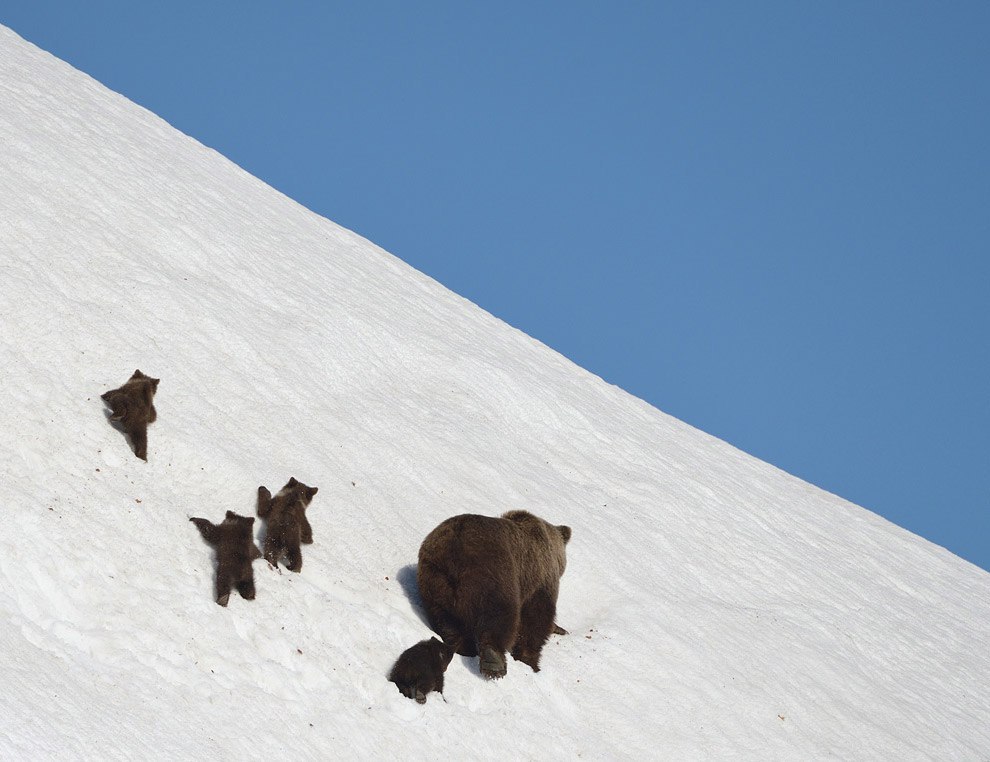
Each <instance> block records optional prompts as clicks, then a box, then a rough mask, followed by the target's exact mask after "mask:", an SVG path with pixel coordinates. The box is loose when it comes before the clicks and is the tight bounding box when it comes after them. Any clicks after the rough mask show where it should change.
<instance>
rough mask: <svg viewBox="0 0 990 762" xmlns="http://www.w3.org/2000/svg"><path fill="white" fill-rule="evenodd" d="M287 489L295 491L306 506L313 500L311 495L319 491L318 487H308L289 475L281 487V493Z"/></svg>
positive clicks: (287, 490)
mask: <svg viewBox="0 0 990 762" xmlns="http://www.w3.org/2000/svg"><path fill="white" fill-rule="evenodd" d="M289 491H292V492H295V493H296V494H297V495H298V496H299V499H300V500H302V504H303V506H308V505H309V504H310V503H311V502H312V501H313V496H314V495H315V494H316V493H317V492H319V491H320V488H319V487H309V486H307V485H305V484H303V483H302V482H301V481H299V480H298V479H296V477H294V476H290V477H289V481H288V482H286V484H285V486H284V487H282V494H285V493H288V492H289Z"/></svg>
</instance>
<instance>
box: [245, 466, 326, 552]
mask: <svg viewBox="0 0 990 762" xmlns="http://www.w3.org/2000/svg"><path fill="white" fill-rule="evenodd" d="M317 492H319V487H307V486H306V485H305V484H303V483H302V482H300V481H296V477H294V476H293V477H292V478H291V479H289V481H288V483H287V484H286V485H285V486H284V487H282V489H281V490H280V491H279V493H278V494H277V495H275V496H274V497H272V493H271V492H269V491H268V488H267V487H264V486H261V487H258V515H259V516H260V517H261V518H263V519H267V520H268V526H267V528H266V530H265V560H266V561H268V563H270V564H271V565H272V566H273V567H275V568H278V562H279V559H280V558H282V555H283V554H285V556H286V557H287V559H288V562H289V563H288V569H289V571H294V572H298V571H301V570H302V551H301V550H300V548H299V544H300V543H304V544H306V545H309V544H310V543H312V542H313V528H312V527H311V526H310V525H309V521H308V520H307V518H306V506H308V505H309V504H310V502H311V501H312V500H313V495H315V494H316V493H317Z"/></svg>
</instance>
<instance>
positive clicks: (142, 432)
mask: <svg viewBox="0 0 990 762" xmlns="http://www.w3.org/2000/svg"><path fill="white" fill-rule="evenodd" d="M127 433H128V434H130V435H131V444H133V445H134V454H135V455H137V456H138V457H139V458H140V459H141V460H144V461H147V460H148V427H147V426H144V425H138V426H135V427H133V428H131V429H129V430H128V432H127Z"/></svg>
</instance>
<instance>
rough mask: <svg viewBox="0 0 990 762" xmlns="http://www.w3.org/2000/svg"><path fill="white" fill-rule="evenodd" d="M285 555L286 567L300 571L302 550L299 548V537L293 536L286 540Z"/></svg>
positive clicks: (293, 570)
mask: <svg viewBox="0 0 990 762" xmlns="http://www.w3.org/2000/svg"><path fill="white" fill-rule="evenodd" d="M285 555H286V557H287V559H288V561H289V563H288V569H289V571H292V572H301V571H302V550H300V549H299V538H297V537H294V538H292V539H291V540H289V542H288V547H286V549H285Z"/></svg>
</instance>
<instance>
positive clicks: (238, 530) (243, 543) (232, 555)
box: [189, 511, 261, 606]
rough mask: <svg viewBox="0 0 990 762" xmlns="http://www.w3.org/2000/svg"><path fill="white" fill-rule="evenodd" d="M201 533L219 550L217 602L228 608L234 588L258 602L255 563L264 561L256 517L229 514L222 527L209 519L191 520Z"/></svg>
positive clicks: (242, 596)
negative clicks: (256, 528)
mask: <svg viewBox="0 0 990 762" xmlns="http://www.w3.org/2000/svg"><path fill="white" fill-rule="evenodd" d="M189 520H190V521H191V522H192V523H193V524H195V525H196V528H197V529H199V533H200V534H201V535H203V539H204V540H206V542H208V543H209V544H210V545H212V546H213V547H214V548H216V550H217V580H216V584H217V586H216V597H217V603H219V604H220V605H221V606H226V605H227V601H228V600H230V588H231V587H236V588H237V592H239V593H240V594H241V598H244V599H245V600H248V601H253V600H254V568H253V567H252V566H251V562H252V561H254V560H255V559H256V558H261V551H259V550H258V546H257V545H255V544H254V534H253V529H254V516H239V515H237V514H236V513H234V512H233V511H227V517H226V518H225V519H224V520H223V523H222V524H213V523H212V522H210V521H207V520H206V519H199V518H191V519H189Z"/></svg>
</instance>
